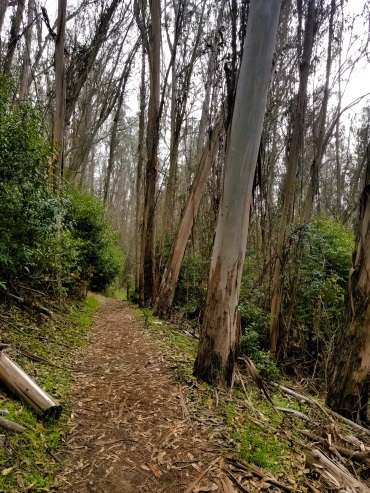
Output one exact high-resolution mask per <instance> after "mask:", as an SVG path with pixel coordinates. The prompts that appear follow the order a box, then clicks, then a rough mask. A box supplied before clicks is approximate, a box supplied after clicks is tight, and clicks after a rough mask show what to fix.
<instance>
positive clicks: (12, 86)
mask: <svg viewBox="0 0 370 493" xmlns="http://www.w3.org/2000/svg"><path fill="white" fill-rule="evenodd" d="M352 3H353V2H345V1H344V0H282V1H280V0H263V1H262V0H258V1H257V0H250V1H249V0H228V1H226V0H220V1H219V2H212V1H210V0H198V1H190V0H172V1H170V0H168V1H165V0H162V1H160V0H150V1H146V0H131V1H127V0H110V1H98V2H96V1H90V0H81V1H79V2H72V1H70V2H69V1H66V0H58V6H57V7H58V8H56V5H55V4H54V3H52V2H50V3H46V4H45V3H44V2H40V1H39V0H28V1H27V2H25V0H17V1H15V2H8V1H7V0H5V1H3V2H2V4H1V10H0V32H1V41H0V42H1V44H0V54H1V70H2V72H1V80H0V83H1V88H0V214H1V218H0V235H1V236H0V290H1V292H0V296H1V298H2V300H3V301H9V299H10V298H11V297H12V296H17V297H19V296H21V297H22V296H23V295H24V293H25V292H27V290H28V291H30V290H38V291H40V290H41V291H46V292H48V293H50V294H51V295H53V296H60V295H61V294H62V295H63V296H72V297H73V296H83V295H84V294H85V292H86V290H87V289H94V290H98V291H103V290H104V289H107V288H108V287H109V285H111V284H112V283H114V282H116V283H118V284H119V285H121V286H122V285H124V286H125V289H126V290H127V296H128V298H130V299H132V300H133V301H136V302H137V303H138V304H139V305H140V306H141V307H150V308H152V309H153V312H154V314H155V315H157V316H158V317H160V318H164V319H168V318H169V317H174V318H175V319H176V320H177V323H178V324H180V325H184V326H186V327H190V329H189V330H191V331H193V332H194V333H195V334H196V335H197V337H198V334H199V348H198V354H197V358H196V361H195V367H194V372H195V375H196V376H198V377H200V378H201V379H203V380H205V381H207V382H209V383H210V384H215V385H218V384H221V385H226V386H229V385H231V384H232V382H233V379H234V366H235V363H236V361H237V358H238V356H239V355H245V356H248V357H250V358H251V359H252V360H253V361H254V362H255V364H256V366H257V368H258V370H259V371H260V374H261V375H262V376H263V377H264V378H266V379H270V380H273V379H274V378H276V375H277V371H278V370H277V368H278V369H279V371H280V372H282V373H286V374H288V375H290V376H293V377H294V378H297V379H299V380H301V381H304V382H305V384H306V385H307V386H308V388H310V389H311V390H313V391H320V392H326V390H327V389H329V393H328V396H327V403H328V405H329V406H330V407H331V408H332V409H333V410H335V411H337V412H339V413H341V414H343V415H344V416H347V417H348V418H350V419H352V420H354V421H357V422H362V423H366V422H367V421H368V400H369V392H370V351H369V347H370V331H369V324H370V305H369V299H370V298H369V291H370V278H369V272H370V265H369V264H370V257H369V254H370V231H369V227H370V202H369V190H370V189H369V187H370V147H369V146H370V106H369V104H370V102H369V101H370V100H369V99H368V98H369V94H368V93H367V89H369V87H368V88H366V87H365V86H360V85H359V84H356V83H355V81H356V77H357V79H358V77H359V74H361V73H363V72H364V73H369V71H368V64H369V41H370V40H369V28H368V26H369V19H370V4H369V2H368V0H366V1H365V0H363V1H361V2H360V1H359V2H355V3H356V7H354V6H353V5H351V4H352ZM366 70H367V72H366Z"/></svg>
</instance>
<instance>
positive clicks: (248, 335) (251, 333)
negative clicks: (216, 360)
mask: <svg viewBox="0 0 370 493" xmlns="http://www.w3.org/2000/svg"><path fill="white" fill-rule="evenodd" d="M239 310H240V317H241V321H242V328H243V336H242V340H241V345H240V353H241V355H243V354H245V355H246V356H248V357H249V358H250V359H251V360H252V361H253V363H254V364H255V366H256V368H257V370H258V372H259V373H260V375H261V377H262V378H264V379H265V380H268V381H274V380H276V379H277V378H278V376H279V372H278V369H277V368H276V365H275V363H274V362H273V361H272V359H271V356H270V353H269V352H268V351H265V350H264V349H263V346H264V338H265V334H266V331H267V328H268V323H269V314H267V313H266V312H264V311H263V310H262V309H261V308H258V307H257V306H256V305H253V304H252V303H249V302H244V303H243V304H242V305H241V306H240V308H239Z"/></svg>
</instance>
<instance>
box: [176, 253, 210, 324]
mask: <svg viewBox="0 0 370 493" xmlns="http://www.w3.org/2000/svg"><path fill="white" fill-rule="evenodd" d="M208 263H209V262H208V260H207V259H205V258H203V257H202V256H201V255H193V256H187V255H186V256H185V257H184V260H183V262H182V265H181V269H180V273H179V279H178V282H177V286H176V293H175V298H174V306H177V307H180V308H181V309H182V310H183V311H184V312H185V314H186V315H187V317H188V318H190V319H192V318H197V317H198V316H199V315H200V313H201V309H202V306H203V303H204V299H205V294H206V282H205V281H206V279H207V274H208Z"/></svg>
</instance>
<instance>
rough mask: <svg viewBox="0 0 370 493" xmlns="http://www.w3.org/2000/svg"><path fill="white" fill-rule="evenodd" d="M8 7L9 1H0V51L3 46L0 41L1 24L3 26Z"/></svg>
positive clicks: (0, 40)
mask: <svg viewBox="0 0 370 493" xmlns="http://www.w3.org/2000/svg"><path fill="white" fill-rule="evenodd" d="M8 5H9V0H2V2H0V50H1V47H2V44H3V43H2V39H1V33H2V31H3V24H4V19H5V14H6V10H7V8H8ZM1 51H2V50H1ZM1 51H0V53H1Z"/></svg>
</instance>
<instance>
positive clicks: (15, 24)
mask: <svg viewBox="0 0 370 493" xmlns="http://www.w3.org/2000/svg"><path fill="white" fill-rule="evenodd" d="M7 5H9V4H8V2H6V3H5V5H4V10H2V12H1V16H2V19H4V15H5V11H6V6H7ZM15 5H16V7H17V8H16V10H15V13H14V15H13V16H12V20H11V26H10V32H9V40H8V45H7V47H6V54H5V57H4V61H3V71H4V73H5V74H10V71H11V68H12V64H13V58H14V53H15V49H16V47H17V44H18V41H19V38H20V36H19V34H20V29H21V23H22V18H23V12H24V8H25V0H17V1H16V2H15Z"/></svg>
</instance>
